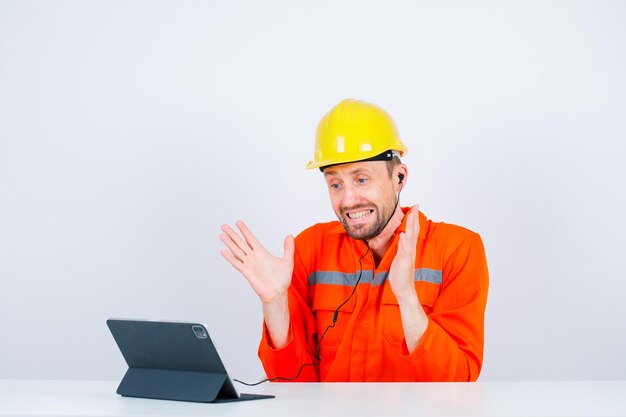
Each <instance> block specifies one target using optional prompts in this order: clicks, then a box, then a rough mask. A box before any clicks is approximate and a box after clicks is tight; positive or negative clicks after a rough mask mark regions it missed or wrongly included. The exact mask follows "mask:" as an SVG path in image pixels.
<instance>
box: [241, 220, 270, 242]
mask: <svg viewBox="0 0 626 417" xmlns="http://www.w3.org/2000/svg"><path fill="white" fill-rule="evenodd" d="M235 224H236V225H237V228H239V230H241V233H242V234H243V237H244V238H245V239H246V242H247V243H248V245H249V246H250V247H251V248H252V249H257V248H262V247H263V245H261V243H260V242H259V241H258V240H257V238H256V237H255V236H254V234H253V233H252V232H251V231H250V229H248V226H246V224H245V223H244V222H242V221H241V220H238V221H236V222H235Z"/></svg>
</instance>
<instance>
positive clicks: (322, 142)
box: [307, 99, 408, 169]
mask: <svg viewBox="0 0 626 417" xmlns="http://www.w3.org/2000/svg"><path fill="white" fill-rule="evenodd" d="M407 150H408V149H407V147H406V146H404V144H403V143H402V141H401V140H400V136H399V135H398V130H397V129H396V125H395V123H394V122H393V119H392V118H391V116H389V114H387V112H386V111H384V110H383V109H381V108H380V107H378V106H375V105H373V104H370V103H366V102H364V101H359V100H353V99H347V100H344V101H342V102H341V103H339V104H338V105H336V106H335V107H334V108H333V109H332V110H331V111H330V112H328V113H327V114H326V115H325V116H324V117H323V118H322V120H321V121H320V123H319V124H318V125H317V135H316V138H315V155H314V160H313V161H310V162H309V164H308V165H307V169H313V168H320V169H323V168H324V167H326V166H329V165H337V164H345V163H348V162H357V161H363V160H367V159H370V160H371V159H373V158H376V157H378V156H379V155H381V154H384V153H385V152H387V151H397V152H398V153H399V154H400V156H403V155H404V154H405V153H406V152H407ZM388 155H389V156H390V155H391V153H388ZM380 159H390V158H380Z"/></svg>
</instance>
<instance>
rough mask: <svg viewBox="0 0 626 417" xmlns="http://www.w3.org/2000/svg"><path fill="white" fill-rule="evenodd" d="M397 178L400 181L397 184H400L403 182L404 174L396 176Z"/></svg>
mask: <svg viewBox="0 0 626 417" xmlns="http://www.w3.org/2000/svg"><path fill="white" fill-rule="evenodd" d="M398 178H399V179H400V181H398V184H402V181H404V174H402V173H400V174H398Z"/></svg>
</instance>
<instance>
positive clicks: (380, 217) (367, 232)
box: [340, 207, 393, 240]
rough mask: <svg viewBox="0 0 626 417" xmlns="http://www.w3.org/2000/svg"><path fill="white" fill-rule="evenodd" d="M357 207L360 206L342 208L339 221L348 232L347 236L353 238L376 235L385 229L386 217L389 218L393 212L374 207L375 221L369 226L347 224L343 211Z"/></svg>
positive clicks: (369, 237) (365, 238)
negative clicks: (385, 211)
mask: <svg viewBox="0 0 626 417" xmlns="http://www.w3.org/2000/svg"><path fill="white" fill-rule="evenodd" d="M359 208H360V207H350V208H349V209H344V210H343V213H342V216H341V217H340V221H341V224H342V225H343V228H344V229H345V230H346V232H347V233H348V236H350V237H351V238H353V239H359V240H370V239H372V238H374V237H376V236H378V235H379V234H380V233H382V231H383V230H384V229H385V227H386V226H387V223H389V221H388V218H390V217H391V215H392V214H393V213H383V210H381V209H380V208H379V207H376V221H375V222H374V224H372V225H370V226H367V225H358V226H350V225H348V222H347V221H346V215H345V212H346V211H350V210H356V209H359ZM370 216H371V215H370Z"/></svg>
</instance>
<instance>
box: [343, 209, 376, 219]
mask: <svg viewBox="0 0 626 417" xmlns="http://www.w3.org/2000/svg"><path fill="white" fill-rule="evenodd" d="M371 212H372V210H363V211H357V212H356V213H348V217H350V218H351V219H360V218H361V217H365V216H367V215H368V214H370V213H371Z"/></svg>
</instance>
